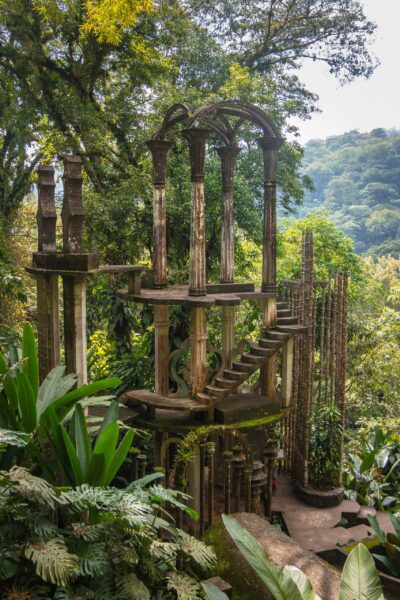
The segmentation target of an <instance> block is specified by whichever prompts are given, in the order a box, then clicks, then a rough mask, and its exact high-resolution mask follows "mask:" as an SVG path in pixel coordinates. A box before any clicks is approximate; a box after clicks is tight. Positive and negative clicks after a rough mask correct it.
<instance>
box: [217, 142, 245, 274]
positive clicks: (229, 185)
mask: <svg viewBox="0 0 400 600" xmlns="http://www.w3.org/2000/svg"><path fill="white" fill-rule="evenodd" d="M217 152H218V154H219V157H220V159H221V173H222V200H223V219H222V229H221V273H220V281H221V283H233V281H234V271H235V267H234V263H235V259H234V236H233V176H234V168H235V158H236V156H237V155H238V154H239V152H240V149H239V148H238V147H237V146H235V145H231V146H223V147H222V148H218V150H217Z"/></svg>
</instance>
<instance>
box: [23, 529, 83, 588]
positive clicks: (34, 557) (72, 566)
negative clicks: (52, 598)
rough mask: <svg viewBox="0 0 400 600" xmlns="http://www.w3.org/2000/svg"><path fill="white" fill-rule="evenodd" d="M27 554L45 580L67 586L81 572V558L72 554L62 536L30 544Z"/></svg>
mask: <svg viewBox="0 0 400 600" xmlns="http://www.w3.org/2000/svg"><path fill="white" fill-rule="evenodd" d="M25 556H26V558H27V559H28V560H31V561H32V562H33V563H34V564H35V566H36V573H37V574H38V575H39V577H41V578H42V579H43V580H44V581H47V582H48V583H54V584H56V585H60V586H66V585H68V583H69V582H70V581H71V580H72V579H73V578H74V577H76V576H77V575H79V573H80V568H79V559H78V557H77V556H76V555H75V554H70V553H69V552H68V549H67V547H66V545H65V542H64V540H63V539H62V538H53V539H52V540H48V541H43V542H41V543H40V542H39V543H37V544H35V545H33V544H30V545H28V546H27V547H26V549H25Z"/></svg>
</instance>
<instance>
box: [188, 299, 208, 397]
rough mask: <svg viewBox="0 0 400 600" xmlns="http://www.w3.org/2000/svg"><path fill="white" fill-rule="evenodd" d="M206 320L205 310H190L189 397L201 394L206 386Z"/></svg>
mask: <svg viewBox="0 0 400 600" xmlns="http://www.w3.org/2000/svg"><path fill="white" fill-rule="evenodd" d="M206 349H207V320H206V309H205V308H202V307H199V308H192V309H191V314H190V354H191V363H190V384H191V395H192V397H195V396H196V394H198V393H199V392H202V391H203V390H204V388H205V385H206Z"/></svg>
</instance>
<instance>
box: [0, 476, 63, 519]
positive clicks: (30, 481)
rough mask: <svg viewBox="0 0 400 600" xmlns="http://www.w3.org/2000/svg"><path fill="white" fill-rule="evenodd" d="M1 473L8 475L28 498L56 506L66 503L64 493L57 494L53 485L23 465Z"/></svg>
mask: <svg viewBox="0 0 400 600" xmlns="http://www.w3.org/2000/svg"><path fill="white" fill-rule="evenodd" d="M1 475H4V476H8V478H9V480H10V481H11V482H13V483H15V484H16V486H17V487H16V491H17V493H19V494H20V495H21V496H22V497H23V498H26V499H27V500H32V501H36V502H38V503H39V504H41V505H44V506H50V508H53V509H54V508H55V506H56V504H65V503H66V499H65V497H64V496H63V495H61V496H57V494H56V493H55V491H54V489H53V487H52V486H51V485H50V484H49V483H47V481H45V480H44V479H41V478H40V477H36V476H35V475H32V473H30V472H29V471H28V470H27V469H24V468H23V467H13V468H12V469H11V471H8V472H7V473H5V472H4V471H2V472H1Z"/></svg>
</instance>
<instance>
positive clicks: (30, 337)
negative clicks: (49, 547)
mask: <svg viewBox="0 0 400 600" xmlns="http://www.w3.org/2000/svg"><path fill="white" fill-rule="evenodd" d="M22 358H23V359H25V360H24V363H23V367H22V371H23V373H25V375H26V376H27V378H28V379H29V383H30V384H31V386H32V391H33V394H34V397H35V398H37V395H38V391H39V365H38V353H37V349H36V342H35V335H34V333H33V329H32V327H31V325H30V324H29V323H25V325H24V330H23V333H22Z"/></svg>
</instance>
